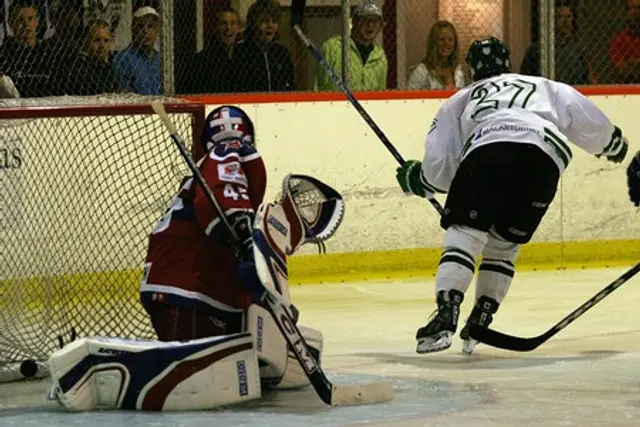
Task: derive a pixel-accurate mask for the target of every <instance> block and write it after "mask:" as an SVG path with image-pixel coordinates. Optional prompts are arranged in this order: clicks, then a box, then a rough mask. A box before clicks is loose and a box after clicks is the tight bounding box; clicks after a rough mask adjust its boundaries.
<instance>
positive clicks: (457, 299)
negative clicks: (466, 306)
mask: <svg viewBox="0 0 640 427" xmlns="http://www.w3.org/2000/svg"><path fill="white" fill-rule="evenodd" d="M463 299H464V294H463V293H462V292H460V291H456V290H455V289H451V290H449V291H440V292H438V296H437V301H436V302H437V304H438V308H437V309H436V311H434V312H433V314H432V315H431V317H430V318H429V322H428V323H427V324H426V325H425V326H423V327H422V328H420V329H418V332H417V333H416V340H417V341H418V346H417V347H416V352H417V353H421V354H422V353H433V352H436V351H442V350H446V349H448V348H449V347H451V342H452V340H453V334H454V333H455V332H456V328H457V326H458V316H459V315H460V304H461V303H462V300H463Z"/></svg>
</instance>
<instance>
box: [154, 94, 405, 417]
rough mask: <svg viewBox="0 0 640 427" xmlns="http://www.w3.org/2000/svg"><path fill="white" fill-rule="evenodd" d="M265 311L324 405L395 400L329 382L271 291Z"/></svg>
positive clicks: (378, 389) (174, 135)
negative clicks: (274, 323)
mask: <svg viewBox="0 0 640 427" xmlns="http://www.w3.org/2000/svg"><path fill="white" fill-rule="evenodd" d="M151 108H152V109H153V111H154V112H155V113H156V114H158V116H159V117H160V119H161V120H162V122H163V123H164V126H165V127H166V128H167V130H168V132H169V134H170V136H171V139H172V140H173V142H174V143H175V145H176V146H177V147H178V150H179V151H180V154H181V155H182V158H183V159H184V160H185V162H186V163H187V165H188V166H189V169H190V170H191V172H192V173H193V177H194V179H195V180H196V182H197V183H198V185H200V187H201V188H202V189H203V190H204V193H205V195H206V197H207V199H208V200H209V202H210V203H211V204H212V205H213V206H214V208H215V209H216V211H217V212H218V215H219V217H220V219H221V220H222V223H223V224H224V225H225V227H226V228H227V230H228V231H229V234H230V235H231V238H232V240H233V243H234V244H235V245H236V246H238V245H239V239H238V236H237V234H236V233H235V232H234V230H233V228H231V225H230V224H229V222H228V221H227V219H226V217H225V216H224V213H223V211H222V209H221V208H220V204H219V203H218V201H217V200H216V198H215V195H214V194H213V192H212V191H211V189H210V188H209V186H208V185H207V183H206V181H205V180H204V177H203V176H202V173H201V172H200V169H198V166H197V165H196V163H195V162H194V160H193V158H192V157H191V155H190V154H189V151H188V150H187V148H186V146H185V145H184V140H183V139H182V137H181V136H180V135H179V134H178V132H177V130H176V128H175V126H174V124H173V123H172V122H171V119H170V118H169V115H168V114H167V112H166V111H165V108H164V105H163V104H162V103H160V102H154V103H152V104H151ZM265 302H266V304H265V306H266V307H265V308H266V309H267V310H268V311H269V313H270V314H271V316H272V317H273V319H274V321H275V322H276V324H277V325H278V328H279V329H280V332H281V333H282V335H283V336H284V338H285V339H286V341H287V343H288V344H289V347H290V348H291V350H292V351H293V353H294V354H295V356H296V359H297V360H298V362H300V366H301V367H302V368H303V369H304V371H305V374H306V375H307V377H308V378H309V381H310V382H311V385H312V386H313V388H314V389H315V391H316V393H318V396H320V398H321V399H322V401H323V402H324V403H326V404H327V405H333V406H351V405H365V404H372V403H382V402H388V401H390V400H392V399H393V397H394V390H393V387H392V386H391V384H390V383H388V382H382V383H370V384H362V385H354V386H343V385H335V384H333V383H331V381H329V379H328V378H327V376H326V375H325V373H324V371H323V370H322V368H321V367H320V364H319V363H318V361H317V360H316V359H315V358H314V357H313V356H312V355H311V352H310V351H309V347H308V345H307V343H306V342H305V340H304V338H303V337H302V335H301V333H300V330H299V329H298V327H297V326H296V324H295V322H294V320H293V319H292V317H291V314H290V313H289V311H288V310H287V307H286V306H285V305H284V303H283V302H282V300H281V298H280V297H279V295H276V294H274V293H272V292H268V293H267V297H266V299H265Z"/></svg>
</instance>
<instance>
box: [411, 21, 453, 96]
mask: <svg viewBox="0 0 640 427" xmlns="http://www.w3.org/2000/svg"><path fill="white" fill-rule="evenodd" d="M464 86H465V77H464V70H463V68H462V64H461V63H460V43H459V42H458V33H457V32H456V28H455V27H454V26H453V24H452V23H451V22H449V21H438V22H436V23H435V24H433V26H432V27H431V31H430V32H429V38H428V39H427V56H426V57H425V58H424V59H423V60H422V62H421V63H420V64H419V65H418V66H417V67H416V68H415V69H414V70H413V71H412V72H411V75H410V76H409V81H408V83H407V88H408V89H460V88H462V87H464Z"/></svg>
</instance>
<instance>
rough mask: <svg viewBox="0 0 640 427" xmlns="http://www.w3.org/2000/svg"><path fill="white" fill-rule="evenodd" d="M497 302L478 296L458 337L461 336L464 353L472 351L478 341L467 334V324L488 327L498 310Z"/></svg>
mask: <svg viewBox="0 0 640 427" xmlns="http://www.w3.org/2000/svg"><path fill="white" fill-rule="evenodd" d="M499 305H500V304H498V302H497V301H496V300H494V299H493V298H489V297H480V299H479V300H478V301H476V305H475V306H474V307H473V310H471V314H470V315H469V318H468V319H467V322H466V323H465V325H464V328H462V330H461V331H460V338H462V351H463V353H466V354H471V353H473V349H474V348H475V347H476V345H478V341H477V340H474V339H473V338H471V337H470V336H469V325H480V326H482V327H485V328H486V327H488V326H489V325H490V324H491V322H492V321H493V314H495V313H496V311H498V306H499Z"/></svg>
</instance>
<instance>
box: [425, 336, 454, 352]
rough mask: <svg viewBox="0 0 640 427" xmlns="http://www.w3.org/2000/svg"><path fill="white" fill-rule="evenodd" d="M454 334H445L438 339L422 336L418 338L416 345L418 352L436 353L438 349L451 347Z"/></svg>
mask: <svg viewBox="0 0 640 427" xmlns="http://www.w3.org/2000/svg"><path fill="white" fill-rule="evenodd" d="M451 336H452V334H451V333H449V334H445V335H442V336H440V337H438V338H437V339H435V340H434V339H432V338H420V339H418V345H417V347H416V353H418V354H425V353H435V352H437V351H442V350H446V349H448V348H449V347H451V343H452V341H453V340H452V338H451Z"/></svg>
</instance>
